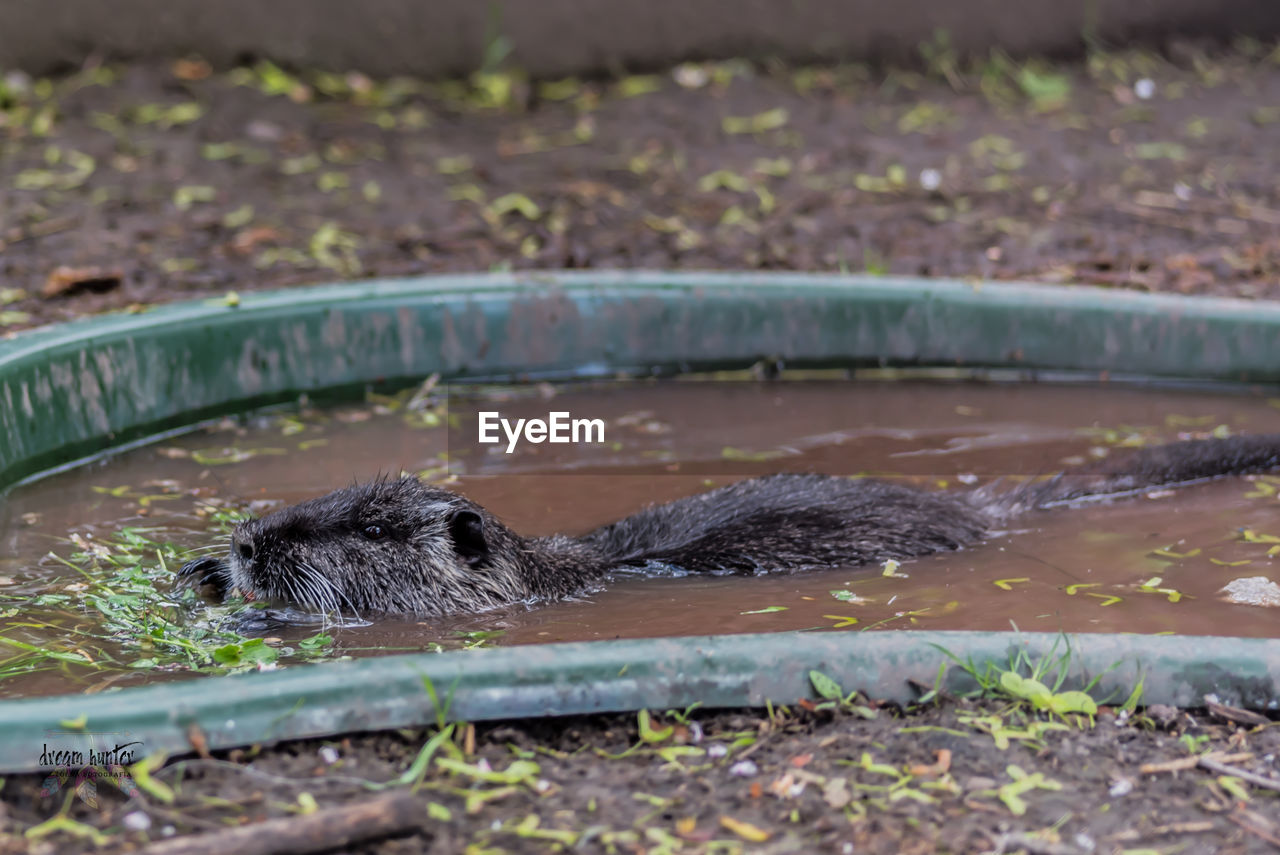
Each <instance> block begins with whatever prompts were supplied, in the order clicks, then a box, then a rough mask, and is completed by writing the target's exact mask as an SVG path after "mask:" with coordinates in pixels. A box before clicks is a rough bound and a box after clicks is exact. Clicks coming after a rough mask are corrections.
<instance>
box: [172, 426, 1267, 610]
mask: <svg viewBox="0 0 1280 855" xmlns="http://www.w3.org/2000/svg"><path fill="white" fill-rule="evenodd" d="M1277 467H1280V434H1269V435H1261V436H1240V437H1231V438H1227V439H1207V440H1192V441H1187V442H1177V443H1171V444H1169V445H1164V446H1159V447H1155V448H1150V449H1143V450H1140V451H1138V452H1135V453H1134V454H1132V455H1129V456H1128V457H1126V458H1124V459H1123V460H1119V461H1115V462H1108V463H1105V464H1101V465H1097V466H1094V467H1089V468H1085V469H1080V470H1076V471H1074V472H1073V473H1071V474H1070V475H1061V476H1058V477H1056V478H1053V479H1050V480H1047V481H1037V482H1031V483H1027V484H1023V485H1020V486H1017V487H1014V488H1012V489H1008V490H1004V491H1001V490H1000V489H998V488H995V487H991V486H987V487H983V488H979V489H976V490H969V491H965V492H955V493H938V492H931V491H928V490H921V489H916V488H914V487H909V486H904V485H899V484H891V483H887V482H884V481H876V480H870V479H860V480H854V479H850V478H842V477H834V476H828V475H769V476H765V477H762V478H752V479H749V480H746V481H740V482H738V483H736V484H731V485H729V486H726V487H720V488H718V489H715V490H711V491H710V492H707V493H702V494H699V495H696V496H690V497H688V498H684V499H678V500H676V501H674V502H669V503H667V504H663V505H656V506H653V507H649V508H645V509H644V510H642V511H640V512H638V513H636V514H633V515H631V516H629V517H626V518H625V519H622V520H620V521H618V522H616V523H612V524H610V525H606V526H603V527H601V528H598V529H596V530H594V531H592V532H589V533H587V534H585V535H582V536H579V537H570V536H566V535H552V536H550V537H522V536H521V535H519V534H516V533H515V532H514V531H512V530H511V529H510V528H508V527H507V526H506V525H504V524H503V523H502V522H501V521H499V520H498V518H497V517H495V516H494V515H493V514H491V513H490V512H489V511H487V510H485V509H484V508H483V507H481V506H480V505H477V504H476V503H474V502H472V501H470V500H468V499H466V498H464V497H462V496H459V495H457V494H456V493H451V492H449V491H447V490H442V489H440V488H437V487H431V486H428V485H426V484H423V483H421V482H420V481H418V480H417V479H416V478H412V477H405V478H399V479H395V480H380V481H373V482H370V483H367V484H361V485H357V486H353V487H347V488H344V489H341V490H337V491H335V492H333V493H330V494H328V495H326V496H321V497H319V498H315V499H310V500H308V501H305V502H301V503H299V504H297V505H292V506H290V507H287V508H283V509H281V510H278V511H275V512H274V513H271V514H268V515H267V516H265V517H263V518H261V519H255V520H248V521H246V522H242V523H240V524H239V525H237V526H236V528H235V530H234V532H233V533H232V536H231V549H230V552H229V554H228V555H227V557H226V558H225V559H221V558H209V557H207V558H202V559H197V560H195V561H192V562H189V563H188V564H186V565H185V566H184V567H183V568H182V569H181V571H179V576H180V577H181V578H182V579H183V580H187V581H193V580H194V581H200V582H202V583H206V584H211V585H213V587H214V588H215V589H217V590H218V591H219V592H220V593H221V594H224V595H225V593H226V592H227V591H228V590H230V589H232V588H236V589H239V590H240V591H242V592H243V593H245V594H246V595H247V596H249V597H251V598H253V599H256V600H263V601H268V602H273V603H281V604H283V603H288V604H293V605H297V606H301V607H304V608H309V609H314V610H317V611H319V612H321V613H331V612H332V613H338V614H345V613H354V614H356V615H364V616H369V615H373V614H411V615H422V616H439V615H453V614H466V613H473V612H480V611H485V610H487V609H492V608H496V607H499V606H505V605H509V604H513V603H519V602H533V601H545V600H555V599H559V598H562V597H566V596H572V595H574V594H580V593H583V592H586V591H590V590H594V589H598V588H599V587H600V586H601V585H602V584H603V582H604V581H605V580H606V578H607V577H608V576H609V575H610V574H611V573H614V572H617V571H621V570H626V569H629V568H630V569H637V568H638V569H642V570H643V569H646V568H650V569H653V570H654V571H655V572H656V571H668V572H669V571H671V570H678V571H683V572H687V573H712V574H733V573H739V574H758V573H771V572H792V571H797V570H804V569H810V568H818V567H852V566H857V565H864V564H873V563H879V562H883V561H885V560H886V559H891V558H892V559H897V560H903V559H908V558H914V557H918V556H921V555H927V554H930V553H933V552H941V551H945V550H953V549H959V548H960V547H963V546H966V545H969V544H973V543H975V542H977V541H979V540H981V539H982V537H983V536H984V535H985V534H986V532H987V531H988V530H989V529H990V528H991V527H992V526H993V525H995V524H997V523H1000V522H1002V521H1004V520H1007V519H1009V518H1011V517H1014V516H1018V515H1020V514H1025V513H1030V512H1033V511H1036V510H1039V509H1043V508H1047V507H1051V506H1054V505H1058V504H1068V503H1071V502H1075V501H1079V500H1082V499H1085V498H1088V497H1101V498H1108V497H1116V496H1120V495H1123V494H1126V493H1130V492H1135V491H1142V490H1145V489H1148V488H1154V487H1159V486H1170V485H1175V484H1185V483H1189V482H1194V481H1201V480H1205V479H1207V478H1214V477H1218V476H1222V475H1232V474H1242V473H1248V472H1262V471H1267V470H1270V469H1275V468H1277Z"/></svg>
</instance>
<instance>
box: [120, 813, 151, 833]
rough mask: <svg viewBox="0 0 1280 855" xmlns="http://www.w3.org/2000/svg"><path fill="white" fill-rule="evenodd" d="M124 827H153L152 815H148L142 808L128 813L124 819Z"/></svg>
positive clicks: (138, 829)
mask: <svg viewBox="0 0 1280 855" xmlns="http://www.w3.org/2000/svg"><path fill="white" fill-rule="evenodd" d="M122 822H123V823H124V827H125V828H127V829H129V830H130V831H146V830H147V829H148V828H150V827H151V817H149V816H147V815H146V814H145V813H143V812H142V811H140V810H135V811H133V812H132V813H126V814H125V815H124V819H123V820H122Z"/></svg>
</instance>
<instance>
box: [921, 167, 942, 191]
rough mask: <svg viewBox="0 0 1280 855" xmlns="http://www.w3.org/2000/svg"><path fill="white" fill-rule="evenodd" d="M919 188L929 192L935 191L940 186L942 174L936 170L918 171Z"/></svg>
mask: <svg viewBox="0 0 1280 855" xmlns="http://www.w3.org/2000/svg"><path fill="white" fill-rule="evenodd" d="M920 186H921V187H923V188H924V189H925V190H928V191H930V192H932V191H934V190H937V189H938V188H939V187H941V186H942V173H941V172H939V171H938V170H936V169H922V170H921V171H920Z"/></svg>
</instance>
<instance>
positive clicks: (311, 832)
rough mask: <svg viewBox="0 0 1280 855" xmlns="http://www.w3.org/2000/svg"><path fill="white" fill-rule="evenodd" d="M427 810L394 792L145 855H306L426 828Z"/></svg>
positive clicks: (164, 845)
mask: <svg viewBox="0 0 1280 855" xmlns="http://www.w3.org/2000/svg"><path fill="white" fill-rule="evenodd" d="M424 816H426V811H425V810H424V809H423V807H422V802H421V801H419V800H418V799H417V798H415V797H414V796H411V795H409V794H408V793H395V794H394V795H390V796H381V797H379V798H376V799H369V800H367V801H363V802H358V803H356V804H351V805H343V806H341V807H327V808H325V810H324V811H323V812H318V813H309V814H304V815H302V816H290V817H283V818H281V819H268V820H265V821H263V822H256V823H251V824H249V825H242V826H238V827H236V828H229V829H226V830H225V831H216V832H211V833H208V834H199V835H194V836H191V837H180V838H174V839H172V840H163V841H161V842H159V843H153V844H151V845H150V846H148V847H147V848H146V849H144V850H143V853H144V855H223V853H226V852H235V853H236V855H283V853H290V855H302V853H306V852H325V851H328V850H331V849H341V848H344V847H348V846H350V845H351V844H353V843H360V842H363V841H366V840H374V839H379V838H384V837H391V836H398V835H403V834H407V833H409V832H414V831H421V830H422V819H423V817H424Z"/></svg>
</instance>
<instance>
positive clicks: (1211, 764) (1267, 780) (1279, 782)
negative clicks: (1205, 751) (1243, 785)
mask: <svg viewBox="0 0 1280 855" xmlns="http://www.w3.org/2000/svg"><path fill="white" fill-rule="evenodd" d="M1199 765H1201V766H1203V767H1204V768H1206V769H1208V770H1210V771H1212V772H1217V773H1218V774H1219V775H1230V776H1232V777H1233V778H1239V779H1240V780H1242V781H1248V782H1249V783H1250V784H1256V785H1257V786H1259V787H1265V788H1266V789H1268V790H1280V778H1272V777H1270V776H1269V775H1259V774H1258V773H1257V772H1250V771H1248V770H1247V769H1241V768H1238V767H1236V766H1228V765H1227V764H1226V763H1222V762H1219V761H1217V760H1213V759H1211V758H1209V757H1201V758H1200V763H1199Z"/></svg>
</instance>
